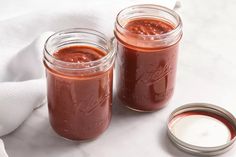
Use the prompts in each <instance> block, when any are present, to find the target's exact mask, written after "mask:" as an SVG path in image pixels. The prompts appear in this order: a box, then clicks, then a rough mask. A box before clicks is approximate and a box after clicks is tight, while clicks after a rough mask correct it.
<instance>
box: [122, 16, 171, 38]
mask: <svg viewBox="0 0 236 157" xmlns="http://www.w3.org/2000/svg"><path fill="white" fill-rule="evenodd" d="M125 29H126V30H128V31H130V32H132V33H135V34H140V35H159V34H165V33H167V32H170V31H172V30H173V26H172V25H170V24H169V23H167V22H164V21H161V20H156V19H142V18H141V19H134V20H131V21H129V22H128V23H127V24H126V25H125Z"/></svg>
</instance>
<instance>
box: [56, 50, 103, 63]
mask: <svg viewBox="0 0 236 157" xmlns="http://www.w3.org/2000/svg"><path fill="white" fill-rule="evenodd" d="M53 56H54V57H55V58H56V59H58V60H61V61H65V62H74V63H85V62H90V61H95V60H98V59H100V58H102V57H103V56H105V53H104V52H103V51H101V50H99V49H97V48H93V47H88V46H70V47H65V48H62V49H60V50H59V51H57V52H55V53H54V54H53Z"/></svg>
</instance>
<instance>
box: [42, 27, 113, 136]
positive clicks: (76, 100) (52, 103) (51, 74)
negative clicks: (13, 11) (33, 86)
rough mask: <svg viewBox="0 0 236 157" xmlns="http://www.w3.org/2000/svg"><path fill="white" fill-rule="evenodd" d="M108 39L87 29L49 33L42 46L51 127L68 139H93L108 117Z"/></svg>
mask: <svg viewBox="0 0 236 157" xmlns="http://www.w3.org/2000/svg"><path fill="white" fill-rule="evenodd" d="M114 59H115V52H114V51H113V48H112V46H111V44H110V41H109V40H108V39H107V38H106V37H105V36H104V35H103V34H102V33H100V32H97V31H94V30H90V29H69V30H64V31H60V32H57V33H55V34H53V35H52V36H50V37H49V38H48V39H47V41H46V43H45V47H44V65H45V67H46V76H47V99H48V110H49V119H50V123H51V126H52V128H53V129H54V130H55V132H57V133H58V134H59V135H61V136H62V137H65V138H67V139H71V140H86V139H91V138H95V137H97V136H98V135H100V134H101V133H102V132H104V131H105V130H106V128H107V127H108V125H109V122H110V119H111V105H112V81H113V63H114Z"/></svg>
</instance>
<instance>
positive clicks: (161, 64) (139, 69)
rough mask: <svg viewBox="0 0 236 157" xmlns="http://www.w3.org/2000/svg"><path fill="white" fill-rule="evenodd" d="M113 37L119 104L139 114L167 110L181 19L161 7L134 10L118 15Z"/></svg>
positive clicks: (172, 88)
mask: <svg viewBox="0 0 236 157" xmlns="http://www.w3.org/2000/svg"><path fill="white" fill-rule="evenodd" d="M114 34H115V36H116V39H117V63H116V64H117V66H116V68H117V69H116V70H117V76H118V78H117V95H118V98H119V100H121V102H122V103H123V104H124V105H125V106H127V107H128V108H131V109H133V110H137V111H154V110H157V109H160V108H162V107H164V106H165V105H166V104H167V102H168V100H169V99H170V98H171V96H172V95H173V91H174V86H175V75H176V64H177V54H178V45H179V41H180V39H181V37H182V22H181V19H180V17H179V15H178V14H177V13H176V12H174V11H173V10H170V9H168V8H165V7H162V6H158V5H148V4H145V5H135V6H131V7H128V8H125V9H123V10H121V11H120V12H119V14H118V15H117V18H116V23H115V30H114Z"/></svg>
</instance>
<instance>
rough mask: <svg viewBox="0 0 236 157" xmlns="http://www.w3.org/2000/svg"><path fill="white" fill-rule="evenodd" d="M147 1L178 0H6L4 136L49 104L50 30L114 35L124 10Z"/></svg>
mask: <svg viewBox="0 0 236 157" xmlns="http://www.w3.org/2000/svg"><path fill="white" fill-rule="evenodd" d="M141 3H154V4H159V5H164V6H166V7H169V8H174V6H175V3H176V0H130V1H126V0H119V1H107V0H101V1H92V0H87V1H78V0H71V1H70V2H68V1H60V2H59V1H56V0H51V1H47V0H41V1H31V0H22V1H19V2H18V1H12V0H9V1H8V2H6V3H3V4H1V5H2V7H1V14H0V48H1V52H0V137H1V136H3V135H6V134H9V133H10V132H12V131H14V130H15V129H16V128H17V127H19V126H20V125H21V124H22V123H23V122H24V120H25V119H26V118H27V117H28V116H29V115H30V114H31V113H32V111H33V110H34V109H35V108H36V107H38V106H40V105H42V104H45V96H46V85H45V79H44V67H43V64H42V56H43V44H44V42H45V40H46V38H47V37H48V36H49V35H50V34H51V33H52V32H50V31H53V32H55V31H58V30H61V29H65V28H72V27H86V28H92V29H96V30H98V31H101V32H103V33H105V34H106V35H107V36H108V37H112V36H113V31H112V29H113V26H114V20H115V16H116V14H117V13H118V11H119V10H121V9H122V8H124V7H127V6H130V5H134V4H141ZM27 6H30V7H27ZM104 8H106V9H104ZM108 19H109V20H108ZM111 19H113V20H111ZM1 153H2V154H4V153H5V151H4V146H3V143H2V141H1V139H0V156H1V157H2V156H3V155H1ZM5 154H6V153H5ZM5 156H6V155H5Z"/></svg>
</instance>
